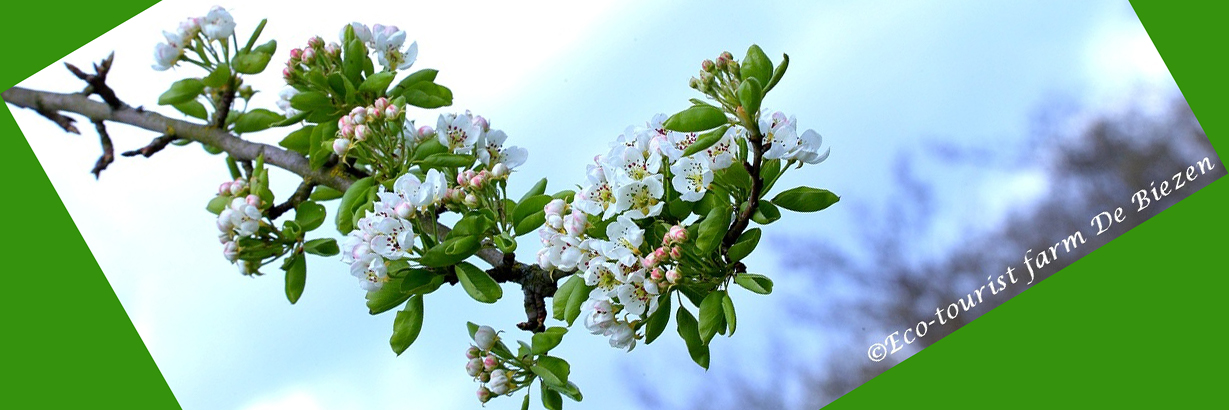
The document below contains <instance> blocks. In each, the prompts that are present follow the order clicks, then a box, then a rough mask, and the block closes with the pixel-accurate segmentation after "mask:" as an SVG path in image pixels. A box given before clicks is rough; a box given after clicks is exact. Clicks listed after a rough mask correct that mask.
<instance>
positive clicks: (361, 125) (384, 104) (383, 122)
mask: <svg viewBox="0 0 1229 410" xmlns="http://www.w3.org/2000/svg"><path fill="white" fill-rule="evenodd" d="M402 114H403V110H402V108H401V107H399V106H397V105H396V104H392V103H390V102H389V101H388V99H387V98H384V97H380V98H377V99H376V100H375V102H373V103H372V104H371V105H370V106H366V107H354V109H353V110H350V114H348V115H344V116H342V117H341V118H339V119H338V120H337V139H336V140H334V141H333V152H335V153H337V155H338V156H342V157H344V156H345V155H346V153H348V152H349V151H350V149H351V148H353V147H354V146H355V145H356V144H357V143H360V142H364V141H367V139H368V138H371V137H372V136H374V135H376V134H380V135H386V134H390V131H391V129H390V125H396V126H398V127H400V126H401V115H402Z"/></svg>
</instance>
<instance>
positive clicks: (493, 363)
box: [482, 354, 499, 372]
mask: <svg viewBox="0 0 1229 410" xmlns="http://www.w3.org/2000/svg"><path fill="white" fill-rule="evenodd" d="M498 366H499V358H496V357H495V355H493V354H488V355H486V358H485V359H482V367H483V368H484V369H486V371H488V372H489V371H491V370H495V368H496V367H498Z"/></svg>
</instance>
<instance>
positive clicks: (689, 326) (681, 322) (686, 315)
mask: <svg viewBox="0 0 1229 410" xmlns="http://www.w3.org/2000/svg"><path fill="white" fill-rule="evenodd" d="M674 320H675V321H676V322H678V331H679V337H682V338H683V342H684V343H686V344H687V353H688V354H690V355H691V360H692V361H694V362H696V364H698V365H700V367H703V368H704V370H708V345H706V344H704V342H703V341H702V340H700V330H699V328H698V324H697V323H696V317H695V316H692V315H691V312H688V311H687V309H685V308H683V307H682V306H679V310H678V314H677V315H675V319H674Z"/></svg>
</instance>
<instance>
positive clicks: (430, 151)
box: [410, 138, 448, 161]
mask: <svg viewBox="0 0 1229 410" xmlns="http://www.w3.org/2000/svg"><path fill="white" fill-rule="evenodd" d="M441 152H448V147H446V146H444V144H441V143H440V140H439V139H437V138H432V139H429V140H426V141H423V142H422V143H421V144H418V146H416V147H414V155H413V156H411V157H410V160H412V161H422V160H424V159H426V158H427V157H429V156H432V155H435V154H439V153H441Z"/></svg>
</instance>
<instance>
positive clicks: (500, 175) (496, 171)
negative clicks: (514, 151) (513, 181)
mask: <svg viewBox="0 0 1229 410" xmlns="http://www.w3.org/2000/svg"><path fill="white" fill-rule="evenodd" d="M491 175H492V176H494V177H495V179H504V177H506V176H508V166H507V165H504V163H502V162H500V163H498V164H495V166H493V167H491Z"/></svg>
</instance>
